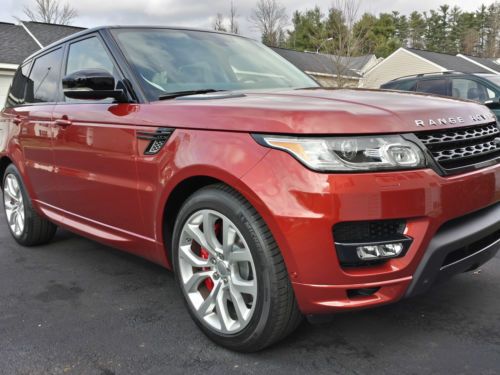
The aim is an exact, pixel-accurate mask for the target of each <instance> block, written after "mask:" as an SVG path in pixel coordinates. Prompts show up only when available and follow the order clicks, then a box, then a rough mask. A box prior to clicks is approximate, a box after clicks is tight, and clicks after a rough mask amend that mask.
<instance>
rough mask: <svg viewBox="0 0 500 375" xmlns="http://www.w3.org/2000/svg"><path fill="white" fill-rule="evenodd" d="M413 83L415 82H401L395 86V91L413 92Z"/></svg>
mask: <svg viewBox="0 0 500 375" xmlns="http://www.w3.org/2000/svg"><path fill="white" fill-rule="evenodd" d="M415 83H416V81H414V80H410V81H405V82H401V83H399V84H398V85H396V87H395V89H396V90H402V91H415V86H416V84H415Z"/></svg>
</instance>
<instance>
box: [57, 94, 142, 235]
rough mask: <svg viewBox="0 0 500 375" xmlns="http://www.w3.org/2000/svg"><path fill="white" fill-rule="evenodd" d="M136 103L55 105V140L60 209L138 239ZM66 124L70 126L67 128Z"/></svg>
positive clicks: (140, 225)
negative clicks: (59, 121) (134, 121)
mask: <svg viewBox="0 0 500 375" xmlns="http://www.w3.org/2000/svg"><path fill="white" fill-rule="evenodd" d="M134 108H135V107H134V105H129V104H58V105H56V107H55V110H54V120H55V122H56V123H57V122H58V121H57V120H64V121H62V122H61V124H62V125H57V127H58V129H57V131H56V135H55V138H54V148H53V149H54V159H55V164H56V184H57V190H58V192H59V202H60V204H59V207H60V208H61V209H63V210H65V211H68V212H69V213H71V214H74V215H78V216H80V217H81V218H83V219H87V220H89V221H95V222H98V223H99V224H103V225H105V226H109V227H112V228H115V229H119V230H124V231H128V232H132V233H135V234H139V235H142V234H143V233H144V232H145V231H144V222H143V218H142V213H141V209H140V205H139V198H138V196H139V195H138V192H137V170H136V155H137V150H136V147H137V146H136V144H137V142H136V128H135V127H134V126H133V125H130V124H132V123H133V121H132V117H133V115H134ZM68 121H69V122H70V123H71V125H68Z"/></svg>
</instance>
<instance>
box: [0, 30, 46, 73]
mask: <svg viewBox="0 0 500 375" xmlns="http://www.w3.org/2000/svg"><path fill="white" fill-rule="evenodd" d="M39 49H40V46H39V45H38V44H37V43H36V42H35V41H34V40H33V38H31V37H30V36H29V35H28V33H27V32H26V30H24V28H23V27H22V26H19V25H14V24H12V23H0V63H3V64H20V63H22V62H23V60H24V59H25V58H26V57H28V56H29V55H31V54H32V53H33V52H35V51H38V50H39Z"/></svg>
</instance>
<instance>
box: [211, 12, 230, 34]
mask: <svg viewBox="0 0 500 375" xmlns="http://www.w3.org/2000/svg"><path fill="white" fill-rule="evenodd" d="M213 28H214V30H215V31H224V32H226V31H227V30H226V27H225V26H224V16H223V15H222V13H217V15H216V16H215V20H214V24H213Z"/></svg>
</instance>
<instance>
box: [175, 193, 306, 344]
mask: <svg viewBox="0 0 500 375" xmlns="http://www.w3.org/2000/svg"><path fill="white" fill-rule="evenodd" d="M193 223H194V224H193ZM198 223H200V226H199V227H198ZM203 223H209V224H208V225H207V228H214V230H213V234H212V235H210V234H205V228H204V226H205V225H206V224H203ZM217 223H218V224H217ZM212 224H213V225H212ZM217 226H219V228H221V227H222V229H220V230H219V231H218V229H217V228H218V227H217ZM193 228H194V229H193ZM207 233H212V232H207ZM210 236H212V237H210ZM226 236H227V237H226ZM203 238H205V240H203ZM226 238H227V240H225V239H226ZM231 241H233V244H232V245H229V244H230V243H231ZM200 242H201V243H203V244H204V245H205V247H206V249H205V247H203V246H201V243H200ZM209 243H215V244H216V245H214V246H209ZM226 243H227V244H228V245H227V246H224V244H226ZM217 244H218V245H217ZM219 245H220V246H219ZM217 247H218V250H219V251H220V253H218V252H215V254H216V255H214V253H213V250H214V249H215V248H217ZM208 248H211V249H212V250H211V251H208ZM226 250H227V251H226ZM193 255H195V257H193ZM218 257H220V259H219V258H218ZM206 258H208V259H206ZM221 259H222V261H221ZM238 259H239V260H238ZM172 260H173V266H174V271H175V274H176V279H177V282H178V284H179V287H180V289H181V291H182V293H183V295H184V299H185V302H186V305H187V308H188V310H189V313H190V315H191V317H192V318H193V320H194V321H195V322H196V324H197V325H198V326H199V327H200V328H201V330H202V331H203V332H204V333H205V334H206V335H207V336H208V337H209V338H210V339H212V340H213V341H214V342H216V343H217V344H219V345H221V346H223V347H226V348H228V349H230V350H234V351H239V352H255V351H259V350H261V349H264V348H266V347H268V346H270V345H272V344H273V343H275V342H277V341H279V340H281V339H283V338H284V337H286V336H287V335H288V334H290V333H291V332H293V331H294V330H295V329H296V328H297V326H298V325H299V324H300V322H301V321H302V314H301V313H300V311H299V309H298V306H297V303H296V300H295V296H294V293H293V290H292V286H291V283H290V280H289V278H288V273H287V269H286V267H285V263H284V260H283V257H282V255H281V252H280V250H279V248H278V246H277V244H276V242H275V240H274V238H273V236H272V234H271V232H270V231H269V229H268V228H267V226H266V224H265V222H264V220H263V219H262V218H261V217H260V216H259V214H258V213H257V211H256V210H255V208H253V207H252V205H251V204H250V203H249V202H248V201H246V200H245V199H244V198H243V197H242V196H241V195H240V194H239V193H238V192H236V191H235V190H233V189H232V188H230V187H228V186H226V185H223V184H216V185H210V186H208V187H205V188H203V189H201V190H199V191H197V192H196V193H194V194H193V195H192V196H191V197H190V198H188V200H187V201H186V202H185V203H184V205H183V206H182V208H181V210H180V212H179V215H178V217H177V220H176V224H175V228H174V236H173V247H172ZM203 272H204V273H205V274H206V275H208V276H206V278H204V277H195V275H198V274H199V273H203ZM194 279H196V280H198V279H199V281H198V282H197V283H191V281H192V280H194ZM241 291H242V292H241ZM247 291H249V292H248V293H249V294H245V293H246V292H247ZM216 295H217V296H221V295H224V296H223V297H220V299H219V297H217V298H216V297H215V296H216ZM221 301H222V302H221ZM235 301H238V303H236V302H235ZM212 305H213V308H212ZM207 306H208V307H207ZM237 306H238V307H239V308H237ZM205 311H207V312H205ZM224 311H225V312H224ZM221 312H222V313H221ZM238 312H239V313H238Z"/></svg>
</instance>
